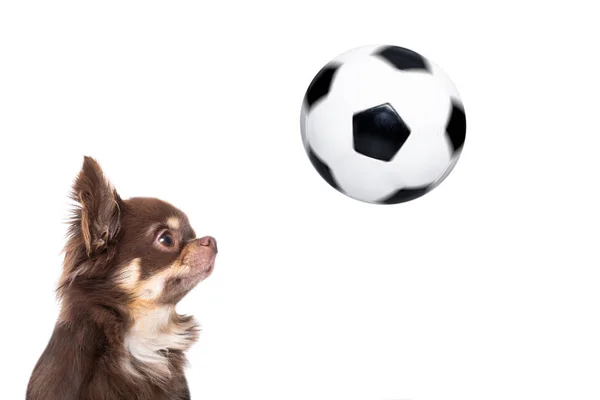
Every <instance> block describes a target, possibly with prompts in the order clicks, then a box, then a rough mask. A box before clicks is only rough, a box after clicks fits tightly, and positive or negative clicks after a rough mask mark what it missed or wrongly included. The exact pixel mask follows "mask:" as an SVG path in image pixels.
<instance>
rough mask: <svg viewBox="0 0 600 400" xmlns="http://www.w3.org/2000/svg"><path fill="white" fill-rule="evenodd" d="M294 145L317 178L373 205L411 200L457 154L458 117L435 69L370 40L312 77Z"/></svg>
mask: <svg viewBox="0 0 600 400" xmlns="http://www.w3.org/2000/svg"><path fill="white" fill-rule="evenodd" d="M300 121H301V122H300V127H301V132H302V142H303V144H304V148H305V150H306V153H307V155H308V158H309V159H310V161H311V163H312V165H313V166H314V168H315V169H316V170H317V172H318V173H319V174H320V175H321V177H322V178H323V179H324V180H325V181H326V182H327V183H329V185H331V186H332V187H334V188H335V189H337V190H338V191H340V192H341V193H343V194H345V195H347V196H349V197H351V198H353V199H356V200H360V201H364V202H367V203H374V204H397V203H402V202H406V201H410V200H414V199H416V198H418V197H421V196H423V195H424V194H426V193H428V192H430V191H431V190H433V189H434V188H435V187H437V186H438V185H439V184H440V183H441V182H442V181H443V180H444V179H446V177H447V176H448V174H449V173H450V172H451V171H452V169H453V168H454V166H455V165H456V163H457V161H458V158H459V157H460V154H461V151H462V149H463V145H464V141H465V134H466V117H465V111H464V108H463V104H462V101H461V98H460V96H459V94H458V91H457V90H456V87H455V86H454V84H453V83H452V81H451V80H450V78H449V77H448V76H447V75H446V73H445V72H444V71H442V69H440V68H439V67H438V66H437V65H436V64H434V63H433V62H431V61H430V60H428V59H426V58H425V57H423V56H421V55H420V54H418V53H415V52H414V51H412V50H408V49H406V48H402V47H398V46H387V45H372V46H365V47H359V48H357V49H354V50H350V51H348V52H346V53H343V54H341V55H339V56H338V57H336V58H334V59H333V60H332V61H330V62H329V63H328V64H327V65H325V66H324V67H323V68H322V69H321V70H320V71H319V72H318V73H317V75H316V76H315V78H314V79H313V80H312V82H311V83H310V85H309V86H308V89H307V91H306V94H305V96H304V100H303V102H302V110H301V117H300Z"/></svg>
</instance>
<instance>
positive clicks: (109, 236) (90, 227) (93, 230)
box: [71, 156, 121, 257]
mask: <svg viewBox="0 0 600 400" xmlns="http://www.w3.org/2000/svg"><path fill="white" fill-rule="evenodd" d="M71 198H72V199H73V200H74V201H76V202H77V203H78V204H79V207H78V208H77V209H76V210H75V214H74V217H73V219H72V221H71V234H72V236H79V237H80V238H81V240H82V241H83V243H84V245H85V249H86V252H87V254H88V257H94V256H95V255H97V254H99V253H101V252H102V251H104V250H106V249H107V247H108V246H109V245H110V244H111V243H112V242H113V241H114V239H115V237H116V235H117V234H118V232H119V229H120V211H119V203H120V201H121V199H120V198H119V195H118V194H117V192H116V190H115V189H114V188H113V187H112V185H111V183H110V182H108V180H107V179H106V178H105V177H104V173H103V172H102V169H101V168H100V165H99V164H98V163H97V162H96V160H94V159H93V158H91V157H88V156H86V157H84V160H83V166H82V168H81V171H80V172H79V175H78V176H77V178H76V180H75V183H74V184H73V190H72V192H71Z"/></svg>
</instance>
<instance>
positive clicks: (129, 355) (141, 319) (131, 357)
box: [123, 306, 199, 381]
mask: <svg viewBox="0 0 600 400" xmlns="http://www.w3.org/2000/svg"><path fill="white" fill-rule="evenodd" d="M198 334H199V327H198V325H197V323H196V321H195V320H194V319H193V318H192V317H189V316H182V315H179V314H177V313H176V312H175V308H174V307H173V306H160V307H154V308H142V309H137V310H135V311H134V312H133V315H132V322H131V325H130V327H129V329H128V330H127V332H126V333H125V337H124V346H125V350H126V356H125V358H124V360H123V368H124V369H125V371H126V372H128V373H131V374H133V375H135V376H139V375H141V376H142V377H143V376H147V377H149V378H151V379H152V380H157V381H166V380H168V379H169V378H170V377H171V375H172V373H173V370H172V369H173V367H174V366H173V363H172V358H173V357H175V358H177V359H182V358H183V352H185V351H186V350H188V349H189V348H190V347H191V346H192V345H193V344H194V343H195V342H196V341H197V339H198Z"/></svg>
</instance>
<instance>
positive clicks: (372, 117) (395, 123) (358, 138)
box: [352, 103, 410, 161]
mask: <svg viewBox="0 0 600 400" xmlns="http://www.w3.org/2000/svg"><path fill="white" fill-rule="evenodd" d="M352 130H353V139H354V143H353V144H354V150H355V151H356V152H357V153H360V154H362V155H364V156H367V157H370V158H374V159H377V160H381V161H390V160H391V159H392V158H394V156H395V155H396V153H398V150H400V148H401V147H402V145H403V144H404V142H406V139H408V137H409V136H410V129H409V127H408V126H407V125H406V124H405V123H404V121H403V120H402V118H400V115H398V113H397V112H396V110H394V108H393V107H392V106H391V105H390V104H389V103H385V104H381V105H378V106H376V107H373V108H369V109H367V110H364V111H360V112H357V113H355V114H354V116H353V117H352Z"/></svg>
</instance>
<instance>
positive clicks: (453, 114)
mask: <svg viewBox="0 0 600 400" xmlns="http://www.w3.org/2000/svg"><path fill="white" fill-rule="evenodd" d="M451 107H452V108H451V110H450V119H449V120H448V124H447V125H446V135H448V138H449V139H450V143H452V148H453V150H454V152H457V151H459V150H461V149H462V147H463V145H464V144H465V137H466V135H467V118H466V116H465V110H464V109H463V107H462V105H461V104H460V103H458V102H456V101H455V100H452V106H451Z"/></svg>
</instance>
